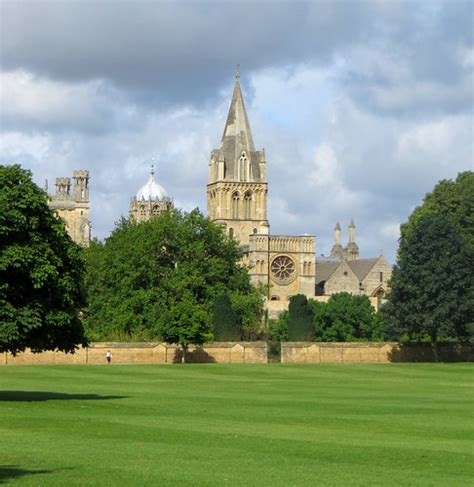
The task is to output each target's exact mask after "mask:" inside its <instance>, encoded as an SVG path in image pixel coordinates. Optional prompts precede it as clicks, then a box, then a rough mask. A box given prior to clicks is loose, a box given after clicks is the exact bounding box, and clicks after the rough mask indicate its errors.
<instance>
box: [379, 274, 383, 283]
mask: <svg viewBox="0 0 474 487" xmlns="http://www.w3.org/2000/svg"><path fill="white" fill-rule="evenodd" d="M379 279H380V282H383V272H380V273H379Z"/></svg>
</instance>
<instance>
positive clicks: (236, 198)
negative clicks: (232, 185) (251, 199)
mask: <svg viewBox="0 0 474 487" xmlns="http://www.w3.org/2000/svg"><path fill="white" fill-rule="evenodd" d="M239 206H240V194H239V193H238V191H236V192H235V193H234V194H233V195H232V218H239Z"/></svg>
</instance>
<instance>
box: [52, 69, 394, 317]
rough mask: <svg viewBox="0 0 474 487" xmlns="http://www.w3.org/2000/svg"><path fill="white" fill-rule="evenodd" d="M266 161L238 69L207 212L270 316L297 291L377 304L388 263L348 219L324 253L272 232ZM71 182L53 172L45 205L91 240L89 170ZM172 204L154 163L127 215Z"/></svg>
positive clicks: (213, 159) (302, 238)
mask: <svg viewBox="0 0 474 487" xmlns="http://www.w3.org/2000/svg"><path fill="white" fill-rule="evenodd" d="M266 167H267V160H266V155H265V151H264V150H263V149H262V150H256V148H255V144H254V141H253V137H252V132H251V130H250V124H249V120H248V116H247V111H246V109H245V103H244V98H243V96H242V91H241V88H240V76H238V75H237V76H236V79H235V86H234V91H233V94H232V100H231V103H230V108H229V113H228V115H227V120H226V123H225V127H224V132H223V135H222V139H221V143H220V147H219V148H218V149H214V150H212V151H211V155H210V160H209V167H208V184H207V212H208V216H209V218H210V219H211V220H212V221H214V222H215V223H217V224H218V225H220V226H222V228H223V229H224V231H225V232H226V233H227V235H229V236H230V237H233V238H234V239H235V240H236V241H237V242H238V243H239V245H240V249H241V251H242V255H243V258H242V262H243V264H245V265H247V266H248V268H249V273H250V277H251V281H252V283H253V284H254V285H255V286H258V285H264V286H265V287H266V289H268V295H267V301H266V307H267V309H268V312H269V316H270V317H276V316H277V315H278V314H279V313H280V312H281V311H282V310H284V309H287V307H288V300H289V299H290V297H291V296H294V295H295V294H304V295H305V296H307V297H308V298H312V299H316V300H320V301H327V299H329V297H330V295H331V294H334V293H337V292H342V291H345V292H349V293H351V294H356V295H366V296H369V298H370V299H371V302H372V304H373V305H374V306H375V307H376V308H377V307H378V305H379V304H380V301H381V300H382V299H383V297H384V295H385V294H386V292H387V290H388V281H389V279H390V275H391V272H392V269H391V266H390V265H389V264H388V263H387V261H386V260H385V259H384V257H383V256H381V255H380V256H378V257H374V258H370V259H360V258H359V247H358V245H357V243H356V237H355V231H356V226H355V224H354V221H353V220H352V219H351V221H350V223H349V227H348V228H349V240H348V243H347V245H346V246H345V247H343V246H342V244H341V227H340V225H339V223H337V224H336V226H335V228H334V245H333V247H332V249H331V252H330V256H328V257H324V256H321V257H320V258H316V238H315V236H314V235H309V234H303V235H272V234H271V232H270V222H269V220H268V215H267V196H268V183H267V178H266ZM70 186H71V183H70V180H69V178H57V179H56V195H55V196H54V197H51V199H50V206H51V207H52V208H53V209H54V210H55V211H56V212H57V214H58V215H59V216H60V217H62V218H63V219H64V220H65V221H66V226H67V229H68V232H69V234H70V235H71V237H72V238H73V240H74V241H76V242H77V243H79V244H80V245H88V243H89V240H90V223H89V220H88V217H89V173H88V171H75V172H74V187H73V191H72V192H71V187H70ZM173 207H174V205H173V200H172V199H171V198H170V197H169V196H168V195H167V193H166V191H165V189H164V188H163V187H162V186H161V185H160V184H159V183H158V182H157V180H156V178H155V172H154V169H153V166H152V169H151V173H150V176H149V179H148V181H147V182H146V183H145V184H144V185H143V186H142V187H141V188H140V189H139V190H138V192H137V193H136V195H135V196H133V197H132V198H131V201H130V206H129V217H130V219H133V220H134V221H136V222H141V221H145V220H148V219H149V218H152V217H156V216H159V215H160V213H161V212H163V211H166V210H169V209H172V208H173Z"/></svg>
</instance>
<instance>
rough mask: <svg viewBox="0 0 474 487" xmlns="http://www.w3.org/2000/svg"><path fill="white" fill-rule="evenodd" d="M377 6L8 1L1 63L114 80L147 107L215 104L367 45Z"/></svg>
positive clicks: (62, 76)
mask: <svg viewBox="0 0 474 487" xmlns="http://www.w3.org/2000/svg"><path fill="white" fill-rule="evenodd" d="M371 5H372V3H371V2H360V3H357V2H351V1H345V2H343V1H340V2H330V1H327V0H325V1H320V2H268V3H267V2H263V3H261V2H212V1H209V2H186V3H184V2H153V3H152V2H97V3H94V5H93V6H92V4H90V3H89V2H8V1H7V2H4V3H3V5H2V9H3V19H4V20H3V21H2V24H3V25H2V46H3V47H2V61H3V66H4V68H5V69H17V68H24V69H27V70H31V71H33V72H35V73H38V74H41V75H44V76H48V77H50V78H53V79H59V80H66V81H78V80H89V79H97V78H99V79H108V80H110V81H111V82H113V83H114V84H115V85H116V86H117V87H119V88H121V89H125V90H126V91H128V92H129V94H130V96H135V97H136V99H137V100H140V99H141V100H146V102H147V103H148V104H150V103H156V104H165V105H166V104H169V103H177V102H178V103H187V102H192V103H198V102H200V101H202V100H203V99H207V98H209V97H214V96H215V93H216V92H217V91H218V88H219V87H220V86H222V85H223V82H225V81H227V80H228V79H229V75H230V74H231V72H232V71H233V69H234V66H235V64H236V63H239V62H240V63H241V64H242V65H243V69H244V70H245V71H247V72H250V71H251V70H253V69H256V68H262V67H265V66H281V65H284V64H293V63H297V62H300V61H303V60H309V61H312V62H326V61H327V60H328V59H330V58H331V56H332V55H333V54H334V52H335V50H336V49H338V48H340V47H341V46H344V45H347V44H353V43H355V42H359V41H361V40H362V39H364V37H365V36H366V35H367V31H369V32H370V31H371V30H372V28H373V25H374V24H375V19H374V18H373V16H371V15H370V14H371V11H372V6H371Z"/></svg>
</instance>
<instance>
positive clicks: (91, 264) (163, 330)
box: [86, 210, 262, 349]
mask: <svg viewBox="0 0 474 487" xmlns="http://www.w3.org/2000/svg"><path fill="white" fill-rule="evenodd" d="M86 255H87V276H86V287H87V293H88V299H89V309H88V314H87V317H86V324H87V330H88V333H89V336H90V337H91V339H94V340H99V339H124V340H130V339H134V340H137V339H144V340H147V339H164V340H165V341H168V342H170V343H178V344H180V345H181V346H182V347H183V348H184V349H186V348H187V346H188V345H190V344H202V343H204V342H206V341H210V340H211V339H212V327H211V312H212V306H213V303H214V301H215V299H216V298H217V297H218V296H220V295H222V294H225V293H227V294H228V296H229V297H230V300H231V301H232V302H233V303H234V301H235V302H236V303H240V302H246V301H249V300H250V301H252V300H257V301H258V303H259V307H258V309H257V310H256V312H255V313H254V314H253V316H252V318H253V323H254V326H255V325H257V326H258V325H259V319H260V316H259V314H260V313H261V308H262V299H261V297H260V295H258V291H257V290H255V289H254V288H253V287H252V286H251V284H250V278H249V275H248V272H247V270H246V269H245V268H243V267H242V266H241V265H240V264H239V260H240V257H241V255H240V253H239V250H238V247H237V245H236V243H235V241H233V240H232V239H229V238H228V237H227V236H226V235H225V234H224V232H223V230H222V229H221V228H220V227H219V226H217V225H216V224H214V223H212V222H211V221H210V220H209V219H207V218H205V217H204V216H203V215H202V214H201V213H200V212H199V211H198V210H194V211H192V212H191V213H189V214H185V213H181V212H179V211H170V212H164V213H162V214H161V215H160V216H159V217H156V218H152V219H150V220H148V221H146V222H142V223H135V222H133V221H128V220H125V219H123V220H122V221H120V222H119V223H118V225H117V227H116V229H115V230H114V231H113V232H112V234H111V236H110V237H109V238H108V239H107V240H106V241H105V243H104V244H101V243H98V242H93V243H92V244H91V246H90V248H89V249H87V251H86ZM242 319H243V318H242ZM246 319H248V320H250V319H251V318H250V317H249V316H247V318H246Z"/></svg>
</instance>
